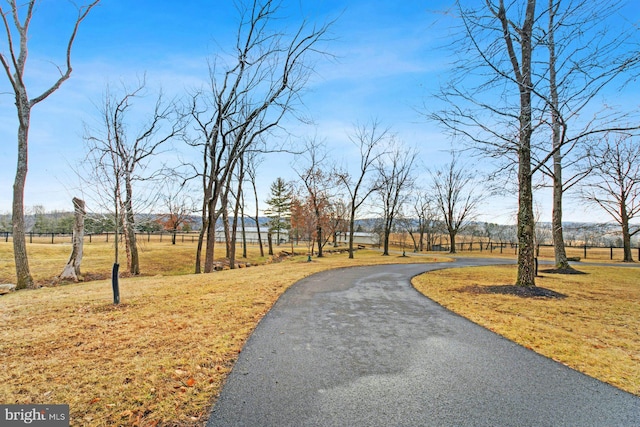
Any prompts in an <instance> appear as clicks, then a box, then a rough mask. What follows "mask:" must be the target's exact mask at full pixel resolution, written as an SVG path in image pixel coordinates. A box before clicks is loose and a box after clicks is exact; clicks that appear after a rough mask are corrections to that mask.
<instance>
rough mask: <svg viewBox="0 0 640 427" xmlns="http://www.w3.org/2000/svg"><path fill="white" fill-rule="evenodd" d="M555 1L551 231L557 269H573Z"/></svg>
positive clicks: (551, 82)
mask: <svg viewBox="0 0 640 427" xmlns="http://www.w3.org/2000/svg"><path fill="white" fill-rule="evenodd" d="M554 1H555V0H549V35H548V49H549V92H550V97H551V99H550V101H551V130H552V149H553V150H555V151H554V152H553V211H552V216H551V229H552V236H553V252H554V256H555V263H556V268H557V269H571V266H570V265H569V260H568V259H567V252H566V251H565V248H564V233H563V231H562V197H563V196H564V189H563V183H562V151H561V149H560V148H561V147H560V146H561V144H562V140H563V133H562V130H563V129H562V126H561V123H560V111H559V109H560V102H559V97H558V83H557V76H556V45H555V38H554V34H555V24H554V18H555V9H554Z"/></svg>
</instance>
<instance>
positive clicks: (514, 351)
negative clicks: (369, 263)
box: [207, 258, 640, 427]
mask: <svg viewBox="0 0 640 427" xmlns="http://www.w3.org/2000/svg"><path fill="white" fill-rule="evenodd" d="M504 262H505V261H504V260H496V259H472V258H470V259H462V260H457V261H456V262H455V263H434V264H410V265H383V266H374V267H354V268H347V269H340V270H332V271H326V272H322V273H318V274H315V275H313V276H310V277H308V278H306V279H304V280H301V281H300V282H298V283H296V284H295V285H294V286H292V287H291V288H290V289H289V290H288V291H287V292H285V294H284V295H282V297H281V298H280V299H279V300H278V302H277V303H276V304H275V305H274V307H273V309H272V310H271V311H270V312H269V313H268V314H267V315H266V316H265V317H264V319H263V320H262V321H261V322H260V324H259V325H258V327H257V328H256V330H255V331H254V332H253V334H252V335H251V337H250V338H249V340H248V341H247V343H246V345H245V347H244V349H243V351H242V353H241V355H240V357H239V359H238V361H237V362H236V365H235V366H234V368H233V371H232V372H231V374H230V375H229V378H228V379H227V382H226V384H225V386H224V388H223V390H222V393H221V395H220V398H219V400H218V402H217V403H216V405H215V406H214V408H213V411H212V413H211V415H210V419H209V421H208V423H207V426H208V427H212V426H243V427H251V426H279V427H282V426H498V425H499V426H640V398H638V397H636V396H634V395H632V394H629V393H626V392H623V391H621V390H619V389H616V388H614V387H612V386H610V385H608V384H605V383H602V382H600V381H597V380H595V379H593V378H590V377H587V376H585V375H583V374H581V373H579V372H577V371H574V370H572V369H570V368H567V367H566V366H564V365H562V364H559V363H556V362H554V361H552V360H550V359H547V358H544V357H542V356H540V355H538V354H536V353H534V352H532V351H530V350H527V349H525V348H524V347H521V346H519V345H517V344H515V343H513V342H511V341H508V340H506V339H504V338H502V337H500V336H499V335H496V334H494V333H492V332H490V331H488V330H487V329H484V328H482V327H480V326H477V325H475V324H474V323H472V322H470V321H468V320H466V319H464V318H462V317H460V316H458V315H456V314H454V313H452V312H450V311H448V310H446V309H444V308H443V307H441V306H440V305H438V304H436V303H435V302H433V301H431V300H429V299H428V298H425V297H424V296H422V295H421V294H420V293H418V292H417V291H416V290H415V289H414V288H413V287H412V286H411V284H410V280H411V278H412V277H413V276H415V275H417V274H420V273H423V272H426V271H431V270H436V269H441V268H451V267H463V266H472V265H488V264H499V263H504Z"/></svg>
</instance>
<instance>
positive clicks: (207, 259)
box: [204, 199, 217, 273]
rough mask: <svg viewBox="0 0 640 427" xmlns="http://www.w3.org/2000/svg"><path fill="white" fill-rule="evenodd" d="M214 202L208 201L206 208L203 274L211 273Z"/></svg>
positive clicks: (214, 235) (214, 221)
mask: <svg viewBox="0 0 640 427" xmlns="http://www.w3.org/2000/svg"><path fill="white" fill-rule="evenodd" d="M214 208H215V202H214V201H213V199H211V200H210V201H209V205H208V208H207V211H208V212H207V231H206V233H207V246H206V248H205V251H204V272H205V273H211V272H212V271H213V251H214V248H215V244H216V219H217V218H216V217H215V212H214Z"/></svg>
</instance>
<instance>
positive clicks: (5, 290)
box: [0, 283, 16, 295]
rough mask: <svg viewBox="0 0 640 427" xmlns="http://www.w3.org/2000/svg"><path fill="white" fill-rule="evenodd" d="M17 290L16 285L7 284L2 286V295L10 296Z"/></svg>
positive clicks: (0, 288) (0, 289)
mask: <svg viewBox="0 0 640 427" xmlns="http://www.w3.org/2000/svg"><path fill="white" fill-rule="evenodd" d="M15 289H16V285H14V284H13V283H5V284H3V285H0V295H4V294H8V293H9V292H12V291H14V290H15Z"/></svg>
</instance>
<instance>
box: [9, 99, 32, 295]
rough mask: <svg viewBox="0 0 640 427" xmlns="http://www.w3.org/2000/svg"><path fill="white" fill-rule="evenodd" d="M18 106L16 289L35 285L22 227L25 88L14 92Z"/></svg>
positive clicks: (26, 123)
mask: <svg viewBox="0 0 640 427" xmlns="http://www.w3.org/2000/svg"><path fill="white" fill-rule="evenodd" d="M16 105H17V106H18V121H19V122H20V124H19V127H18V165H17V169H16V177H15V181H14V183H13V205H12V208H13V215H12V219H11V223H12V227H13V257H14V260H15V263H16V279H17V283H16V289H26V288H28V289H32V288H34V287H35V284H34V282H33V278H32V277H31V273H30V271H29V259H28V258H27V244H26V239H25V229H24V187H25V183H26V180H27V152H28V140H29V121H30V119H31V108H30V105H29V99H28V97H27V93H26V90H23V91H22V92H21V93H20V95H18V94H16Z"/></svg>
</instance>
